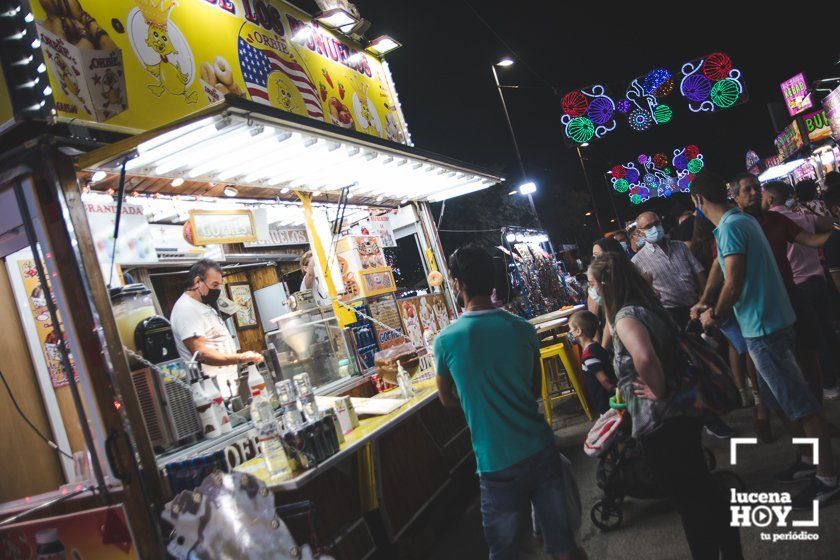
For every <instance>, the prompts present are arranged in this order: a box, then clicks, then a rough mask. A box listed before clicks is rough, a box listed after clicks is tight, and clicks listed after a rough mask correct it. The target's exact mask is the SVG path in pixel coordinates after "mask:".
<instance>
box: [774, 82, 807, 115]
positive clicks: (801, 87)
mask: <svg viewBox="0 0 840 560" xmlns="http://www.w3.org/2000/svg"><path fill="white" fill-rule="evenodd" d="M781 87H782V96H784V98H785V105H787V110H788V113H790V116H791V117H795V116H796V115H798V114H799V113H801V112H803V111H807V110H808V109H810V108H811V107H813V106H814V100H813V99H811V92H810V91H809V88H808V80H806V79H805V74H803V73H802V72H800V73H799V74H797V75H796V76H794V77H792V78H790V79H789V80H785V81H784V82H782V86H781Z"/></svg>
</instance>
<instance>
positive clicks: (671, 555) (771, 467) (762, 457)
mask: <svg viewBox="0 0 840 560" xmlns="http://www.w3.org/2000/svg"><path fill="white" fill-rule="evenodd" d="M569 412H572V413H573V412H574V411H569ZM826 412H827V414H828V416H829V418H830V419H831V420H833V421H834V422H835V423H836V424H838V425H840V402H831V403H827V405H826ZM571 417H578V416H577V415H574V414H572V416H571ZM727 421H728V422H729V423H730V424H731V425H732V426H733V427H734V428H736V429H737V430H738V431H739V433H740V435H742V436H751V435H753V434H752V431H751V430H752V412H751V410H739V411H736V412H734V413H732V414H731V415H730V416H729V417H727ZM587 428H588V424H580V423H577V424H576V425H571V426H569V425H567V426H565V427H562V428H560V429H558V430H557V434H558V437H559V438H560V442H561V446H562V447H563V450H564V453H565V454H566V455H567V456H568V457H569V458H570V459H571V460H572V463H573V465H574V469H575V473H576V476H577V480H578V484H579V486H580V491H581V497H582V500H583V504H584V506H583V507H584V520H583V526H582V528H581V535H580V538H581V542H582V544H583V546H584V548H585V549H586V551H587V553H588V555H589V558H590V559H592V560H595V559H602V558H645V559H649V560H672V559H683V558H689V555H688V547H687V545H686V544H685V539H684V536H683V532H682V526H681V524H680V520H679V516H678V515H677V513H676V511H675V510H673V508H672V507H671V506H670V504H669V503H667V501H664V502H663V501H645V500H636V499H632V498H627V499H626V500H625V502H624V503H625V509H624V522H623V525H622V526H621V527H620V528H619V529H617V530H615V531H613V532H609V533H603V532H601V531H600V530H599V529H597V528H596V527H595V526H594V525H593V524H592V522H591V520H590V519H589V509H590V507H591V506H592V504H593V503H595V502H596V501H597V500H598V498H599V497H600V494H599V490H598V488H597V486H596V485H595V467H596V461H595V460H593V459H590V458H589V457H587V456H586V455H584V453H583V451H582V449H581V445H580V442H581V441H582V438H583V436H584V434H585V433H586V430H587ZM773 430H774V434H775V435H776V440H775V441H774V442H773V443H770V444H765V445H759V446H757V447H752V446H750V447H748V448H741V451H739V455H738V457H739V458H738V465H737V466H736V467H734V468H733V469H734V470H735V471H736V472H737V473H738V474H739V475H740V476H741V477H742V478H743V479H744V480H745V481H746V483H747V487H748V490H751V491H791V492H793V493H795V492H796V491H797V490H798V489H799V488H801V486H802V483H800V484H798V485H795V486H785V485H779V484H775V483H774V482H773V481H772V474H773V473H774V472H775V471H777V470H779V468H780V467H785V466H787V465H788V463H789V462H790V461H792V459H793V457H794V451H793V448H792V446H791V445H790V443H789V441H790V440H789V438H788V437H787V436H786V435H784V434H783V433H782V427H781V425H780V424H779V422H778V420H774V422H773ZM704 440H705V443H706V445H707V446H708V447H709V448H710V449H712V450H713V451H714V453H715V456H716V458H717V461H718V465H719V466H721V467H723V466H726V464H727V463H728V460H729V443H728V441H727V440H716V439H712V438H708V437H705V438H704ZM834 442H835V446H836V447H835V452H834V455H835V457H840V450H839V449H838V448H840V442H838V441H837V440H834ZM465 484H466V485H468V486H470V485H472V487H470V489H469V490H468V491H467V492H466V498H465V500H464V502H462V503H461V505H460V507H461V510H460V511H459V512H454V513H453V514H452V516H451V518H450V519H448V520H447V521H446V523H444V524H443V527H442V528H440V529H439V530H437V531H436V533H437V534H436V535H435V536H434V537H433V538H434V541H433V542H434V545H433V548H432V547H430V548H432V550H430V551H429V552H430V553H429V554H424V555H423V556H422V557H426V558H432V559H434V560H449V559H456V558H457V559H472V558H476V559H479V558H487V548H486V546H485V544H484V539H483V536H482V532H481V515H480V511H479V507H478V497H477V486H476V483H475V480H474V479H473V480H470V481H468V482H466V483H465ZM464 504H466V505H465V506H464ZM798 517H799V518H807V517H808V516H798ZM762 531H764V532H768V529H759V528H747V529H742V532H741V540H742V544H743V547H744V555H745V558H747V559H748V560H753V559H756V560H757V559H762V560H764V559H767V558H776V559H808V560H818V559H837V558H840V552H839V551H840V501H838V502H835V503H834V504H832V505H830V506H828V507H826V508H823V510H822V511H821V515H820V527H819V528H817V529H813V530H811V531H813V532H815V533H818V534H819V541H816V542H777V543H772V542H763V541H762V540H761V536H760V533H761V532H762ZM772 531H777V532H780V533H781V532H787V530H783V529H776V530H771V532H772ZM427 536H429V537H431V535H428V533H427ZM522 544H523V554H522V558H523V559H542V558H547V556H545V555H544V554H543V553H542V551H541V549H540V546H539V543H537V542H536V541H535V540H534V539H533V538H532V537H530V536H529V535H528V534H527V532H526V531H523V543H522ZM412 556H413V555H412Z"/></svg>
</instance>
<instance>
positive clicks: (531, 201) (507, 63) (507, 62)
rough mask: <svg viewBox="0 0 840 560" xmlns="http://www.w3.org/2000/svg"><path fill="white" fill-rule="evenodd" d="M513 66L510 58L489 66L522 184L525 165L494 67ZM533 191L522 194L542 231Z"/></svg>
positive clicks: (524, 179) (525, 176) (524, 178)
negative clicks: (526, 198)
mask: <svg viewBox="0 0 840 560" xmlns="http://www.w3.org/2000/svg"><path fill="white" fill-rule="evenodd" d="M512 65H513V60H511V59H510V58H504V59H502V60H500V61H499V62H497V63H496V64H493V65H491V66H490V71H491V72H492V73H493V81H494V82H495V83H496V91H498V92H499V99H500V100H501V102H502V109H503V110H504V112H505V120H506V121H507V125H508V130H509V131H510V137H511V140H513V149H514V151H515V152H516V160H517V161H518V162H519V171H520V172H521V173H522V180H523V182H525V181H527V175H526V174H525V164H524V163H523V162H522V154H521V153H520V152H519V143H518V142H517V141H516V133H515V132H514V131H513V123H512V122H511V120H510V113H508V108H507V103H506V102H505V94H504V92H503V91H502V86H501V84H500V83H499V74H498V73H497V72H496V66H500V67H502V68H506V67H508V66H512ZM532 192H533V191H531V192H528V193H523V194H525V195H526V196H527V197H528V203H529V204H530V205H531V212H533V213H534V218H535V219H536V220H537V227H539V228H540V229H543V227H542V223H541V222H540V215H539V214H537V207H536V206H534V197H533V195H532V194H531V193H532Z"/></svg>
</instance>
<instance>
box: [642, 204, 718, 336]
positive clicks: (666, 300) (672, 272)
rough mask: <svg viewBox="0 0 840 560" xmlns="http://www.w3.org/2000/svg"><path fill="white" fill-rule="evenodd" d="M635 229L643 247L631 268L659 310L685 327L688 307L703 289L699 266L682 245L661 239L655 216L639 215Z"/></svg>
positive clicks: (661, 235)
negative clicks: (654, 295)
mask: <svg viewBox="0 0 840 560" xmlns="http://www.w3.org/2000/svg"><path fill="white" fill-rule="evenodd" d="M636 229H637V231H639V232H640V234H641V235H643V236H644V238H645V246H644V247H642V248H641V249H640V250H639V252H638V253H636V255H635V256H634V257H633V264H635V265H636V268H638V269H639V271H640V272H641V273H642V274H643V275H645V276H646V277H648V278H650V279H651V281H652V283H653V288H654V289H655V290H656V291H657V292H659V298H660V299H661V300H662V305H663V307H665V309H667V310H668V312H669V313H671V316H672V317H673V318H674V321H675V322H676V323H677V326H679V327H680V328H683V327H685V326H686V324H688V319H689V310H690V309H691V306H692V305H694V304H695V303H697V300H698V298H699V297H700V294H701V292H702V291H703V287H704V286H705V285H706V273H705V272H704V270H703V266H702V265H701V264H700V262H699V261H698V260H697V258H695V256H694V255H692V254H691V251H689V250H688V247H686V246H685V243H683V242H682V241H673V240H671V239H668V237H666V236H665V230H664V229H663V228H662V221H661V220H660V219H659V216H657V215H656V214H655V213H653V212H642V213H641V214H639V217H638V218H636Z"/></svg>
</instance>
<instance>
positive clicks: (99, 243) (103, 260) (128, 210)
mask: <svg viewBox="0 0 840 560" xmlns="http://www.w3.org/2000/svg"><path fill="white" fill-rule="evenodd" d="M85 211H86V212H87V219H88V224H89V225H90V233H91V235H92V236H93V244H94V247H95V248H96V257H97V258H98V259H99V265H100V267H101V268H102V272H103V274H104V275H105V277H106V278H108V275H109V273H108V271H109V269H110V266H111V259H112V258H113V260H114V264H144V263H155V262H157V260H158V258H157V250H156V249H155V242H154V238H153V237H152V234H151V229H150V228H149V221H148V220H147V219H146V216H145V214H144V213H143V207H142V206H140V205H138V204H123V205H122V211H121V215H122V217H121V218H120V231H119V235H118V237H117V239H116V240H115V239H114V225H115V224H116V220H117V203H116V202H104V203H101V202H88V203H86V204H85ZM115 244H116V247H115Z"/></svg>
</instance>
